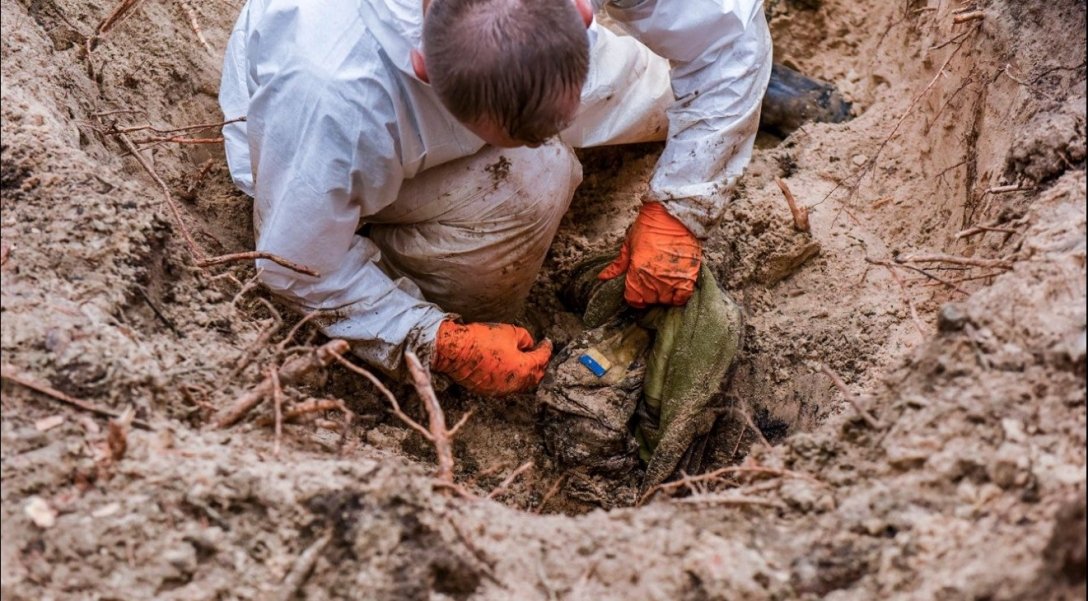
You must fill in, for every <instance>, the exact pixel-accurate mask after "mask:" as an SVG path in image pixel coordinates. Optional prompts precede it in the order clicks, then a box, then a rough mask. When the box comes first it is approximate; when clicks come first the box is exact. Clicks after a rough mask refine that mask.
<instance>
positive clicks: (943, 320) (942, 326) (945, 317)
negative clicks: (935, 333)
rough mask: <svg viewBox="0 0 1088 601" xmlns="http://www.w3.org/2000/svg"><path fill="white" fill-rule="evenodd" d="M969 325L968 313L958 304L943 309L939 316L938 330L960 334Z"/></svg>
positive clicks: (948, 305) (950, 304)
mask: <svg viewBox="0 0 1088 601" xmlns="http://www.w3.org/2000/svg"><path fill="white" fill-rule="evenodd" d="M965 325H967V313H966V312H965V311H964V310H963V307H961V306H959V305H957V304H956V303H948V304H947V305H945V306H943V307H941V312H940V313H938V314H937V329H938V330H940V331H942V332H958V331H960V330H962V329H963V326H965Z"/></svg>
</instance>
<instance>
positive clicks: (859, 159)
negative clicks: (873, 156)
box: [850, 154, 869, 167]
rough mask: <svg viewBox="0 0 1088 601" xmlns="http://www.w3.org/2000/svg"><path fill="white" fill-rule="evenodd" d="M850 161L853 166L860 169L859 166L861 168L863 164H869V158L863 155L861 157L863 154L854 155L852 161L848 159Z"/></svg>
mask: <svg viewBox="0 0 1088 601" xmlns="http://www.w3.org/2000/svg"><path fill="white" fill-rule="evenodd" d="M850 160H851V161H852V162H853V163H854V164H855V165H857V166H858V167H861V166H862V165H864V164H865V163H868V162H869V157H867V156H865V155H863V154H855V155H854V157H853V158H852V159H850Z"/></svg>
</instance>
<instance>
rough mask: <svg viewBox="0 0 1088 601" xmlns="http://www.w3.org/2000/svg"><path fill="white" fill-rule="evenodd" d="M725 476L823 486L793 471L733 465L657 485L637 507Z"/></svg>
mask: <svg viewBox="0 0 1088 601" xmlns="http://www.w3.org/2000/svg"><path fill="white" fill-rule="evenodd" d="M727 474H769V475H772V476H777V477H779V478H797V479H799V480H806V481H808V482H811V483H813V484H817V485H819V486H824V483H823V482H821V481H819V480H817V479H816V478H813V477H812V476H809V475H808V474H802V473H801V472H794V471H791V470H780V469H776V468H773V467H765V466H760V465H734V466H729V467H722V468H718V469H716V470H714V471H712V472H707V473H705V474H699V475H698V476H687V475H685V476H684V477H683V478H681V479H679V480H674V481H672V482H666V483H664V484H658V485H657V486H654V487H653V488H651V489H650V490H647V491H646V493H645V494H643V495H642V498H640V499H639V500H638V503H637V505H644V504H645V503H646V502H647V501H649V500H650V499H652V498H653V497H654V495H656V494H657V493H659V492H671V491H674V490H677V489H680V488H685V487H686V488H688V489H690V490H695V487H694V486H695V485H696V484H698V483H701V482H710V481H713V480H717V479H719V478H721V477H722V476H725V475H727Z"/></svg>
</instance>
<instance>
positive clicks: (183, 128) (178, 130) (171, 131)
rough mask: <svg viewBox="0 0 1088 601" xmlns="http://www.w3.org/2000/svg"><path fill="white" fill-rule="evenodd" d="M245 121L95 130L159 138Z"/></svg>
mask: <svg viewBox="0 0 1088 601" xmlns="http://www.w3.org/2000/svg"><path fill="white" fill-rule="evenodd" d="M141 112H142V111H141ZM111 113H112V112H111ZM111 113H100V114H96V116H103V115H109V114H111ZM245 120H246V118H245V116H242V117H235V118H234V119H227V120H225V121H216V122H214V123H196V124H194V125H183V126H181V127H172V128H169V129H160V128H158V127H155V126H154V125H151V124H150V123H148V124H147V125H132V126H129V127H116V126H110V127H109V128H106V129H101V128H97V127H96V128H95V129H98V130H99V131H101V132H102V133H103V134H105V135H110V136H115V135H117V134H131V133H136V132H140V131H149V132H151V133H153V134H156V135H159V136H169V135H171V134H180V133H196V132H201V131H206V130H209V129H217V128H218V129H221V128H222V127H223V126H224V125H230V124H231V123H239V122H242V121H245ZM92 127H95V126H93V125H92Z"/></svg>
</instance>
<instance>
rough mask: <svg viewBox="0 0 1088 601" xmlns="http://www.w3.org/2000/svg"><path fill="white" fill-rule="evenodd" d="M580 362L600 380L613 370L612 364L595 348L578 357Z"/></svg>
mask: <svg viewBox="0 0 1088 601" xmlns="http://www.w3.org/2000/svg"><path fill="white" fill-rule="evenodd" d="M578 362H579V363H581V364H582V365H584V366H586V369H588V370H589V371H591V372H593V375H595V376H597V377H598V378H600V377H602V376H604V374H605V373H607V372H608V370H609V369H611V368H612V362H611V361H609V360H608V358H607V357H605V356H604V355H602V354H601V352H600V351H598V350H597V349H595V348H591V349H589V350H588V351H586V352H584V353H582V355H581V356H580V357H578Z"/></svg>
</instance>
